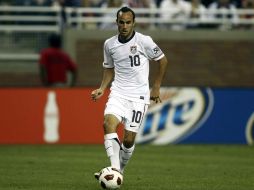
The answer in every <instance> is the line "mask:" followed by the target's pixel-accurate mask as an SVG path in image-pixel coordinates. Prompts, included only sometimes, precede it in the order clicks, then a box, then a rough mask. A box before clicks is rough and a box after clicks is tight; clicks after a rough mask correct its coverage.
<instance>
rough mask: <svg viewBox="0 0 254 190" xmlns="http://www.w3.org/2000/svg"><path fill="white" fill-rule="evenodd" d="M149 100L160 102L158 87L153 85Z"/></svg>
mask: <svg viewBox="0 0 254 190" xmlns="http://www.w3.org/2000/svg"><path fill="white" fill-rule="evenodd" d="M150 100H152V101H154V102H155V103H156V104H157V103H161V99H160V88H156V87H153V88H152V90H151V93H150Z"/></svg>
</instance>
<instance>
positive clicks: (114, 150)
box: [91, 7, 167, 179]
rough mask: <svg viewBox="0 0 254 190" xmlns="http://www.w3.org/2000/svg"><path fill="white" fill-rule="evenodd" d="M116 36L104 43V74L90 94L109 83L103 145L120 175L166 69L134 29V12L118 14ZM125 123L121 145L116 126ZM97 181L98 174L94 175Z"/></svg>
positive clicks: (101, 90)
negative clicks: (154, 69)
mask: <svg viewBox="0 0 254 190" xmlns="http://www.w3.org/2000/svg"><path fill="white" fill-rule="evenodd" d="M116 23H117V26H118V33H119V34H118V35H115V36H113V37H111V38H109V39H107V40H106V41H105V43H104V62H103V67H104V72H103V78H102V82H101V85H100V87H99V88H98V89H96V90H93V91H92V93H91V98H92V100H94V101H96V100H98V99H99V98H100V97H101V96H102V95H103V94H104V91H105V89H106V88H107V87H108V85H109V84H110V83H111V82H112V81H113V82H112V84H111V88H110V91H111V92H110V95H109V99H108V102H107V103H106V107H105V110H104V124H103V127H104V145H105V149H106V152H107V156H108V157H109V159H110V162H111V166H112V167H113V168H116V169H117V170H119V171H120V172H121V173H123V172H124V168H125V166H126V165H127V163H128V161H129V159H130V158H131V156H132V153H133V151H134V148H135V137H136V134H137V133H138V130H139V127H140V125H141V123H142V120H143V118H144V115H145V113H146V111H147V108H148V105H149V103H150V99H151V100H153V101H155V102H156V103H159V102H160V86H161V82H162V79H163V76H164V74H165V71H166V67H167V59H166V57H165V55H164V53H163V52H162V51H161V49H160V48H159V47H158V46H157V45H156V44H155V43H154V41H153V40H152V38H151V37H150V36H145V35H143V34H141V33H139V32H136V31H135V30H134V27H135V13H134V12H133V10H132V9H130V8H128V7H122V8H121V9H119V10H118V11H117V19H116ZM149 60H154V61H156V62H157V64H158V66H159V71H158V73H157V75H156V77H155V81H154V84H153V86H152V89H151V92H150V89H149V80H148V78H149ZM120 122H121V123H123V124H124V137H123V142H122V143H121V142H120V140H119V138H118V135H117V132H116V131H117V126H118V124H119V123H120ZM94 175H95V178H97V179H98V178H99V175H100V174H99V173H95V174H94Z"/></svg>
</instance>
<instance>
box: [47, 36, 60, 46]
mask: <svg viewBox="0 0 254 190" xmlns="http://www.w3.org/2000/svg"><path fill="white" fill-rule="evenodd" d="M49 45H50V47H54V48H60V47H61V46H62V39H61V36H60V35H59V34H51V35H50V36H49Z"/></svg>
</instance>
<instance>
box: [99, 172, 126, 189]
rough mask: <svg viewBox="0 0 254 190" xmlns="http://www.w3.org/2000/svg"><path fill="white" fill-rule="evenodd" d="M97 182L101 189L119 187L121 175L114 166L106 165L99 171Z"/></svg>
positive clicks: (121, 179) (121, 180) (121, 181)
mask: <svg viewBox="0 0 254 190" xmlns="http://www.w3.org/2000/svg"><path fill="white" fill-rule="evenodd" d="M99 183H100V185H101V187H102V188H103V189H119V188H120V186H121V185H122V183H123V175H122V174H121V173H120V172H119V171H118V170H117V169H115V168H112V167H106V168H103V169H102V170H101V171H100V177H99Z"/></svg>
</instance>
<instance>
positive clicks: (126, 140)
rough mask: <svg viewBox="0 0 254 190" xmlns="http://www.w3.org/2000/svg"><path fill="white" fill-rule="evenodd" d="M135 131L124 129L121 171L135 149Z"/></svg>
mask: <svg viewBox="0 0 254 190" xmlns="http://www.w3.org/2000/svg"><path fill="white" fill-rule="evenodd" d="M136 134H137V133H135V132H132V131H128V130H126V129H125V130H124V137H123V143H122V149H121V150H120V164H121V165H120V166H121V169H120V171H121V172H122V173H123V172H124V168H125V166H126V165H127V164H128V162H129V160H130V158H131V156H132V154H133V152H134V149H135V138H136Z"/></svg>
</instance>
